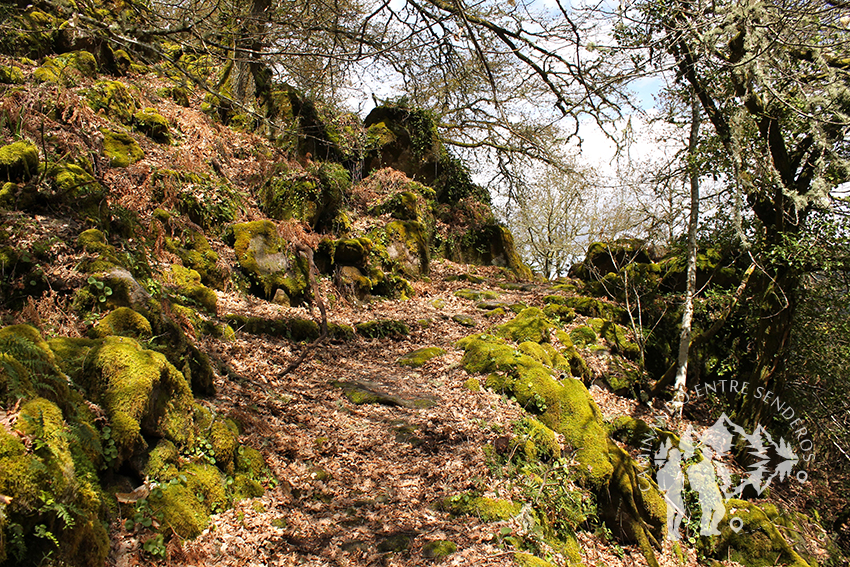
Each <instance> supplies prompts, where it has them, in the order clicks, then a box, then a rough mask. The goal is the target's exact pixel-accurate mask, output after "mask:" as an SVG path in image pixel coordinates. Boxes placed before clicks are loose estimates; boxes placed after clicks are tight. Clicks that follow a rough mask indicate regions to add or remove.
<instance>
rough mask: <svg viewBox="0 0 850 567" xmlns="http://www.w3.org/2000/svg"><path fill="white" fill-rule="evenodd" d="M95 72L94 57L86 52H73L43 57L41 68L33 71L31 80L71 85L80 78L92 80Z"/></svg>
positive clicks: (95, 62) (96, 67) (95, 74)
mask: <svg viewBox="0 0 850 567" xmlns="http://www.w3.org/2000/svg"><path fill="white" fill-rule="evenodd" d="M97 72H98V66H97V60H96V59H95V58H94V55H92V54H91V53H89V52H88V51H73V52H70V53H63V54H62V55H57V56H56V57H45V58H44V61H43V62H42V64H41V66H40V67H38V68H37V69H36V70H35V71H33V78H34V79H35V80H36V81H37V82H39V83H48V82H50V83H57V84H60V85H73V84H74V83H75V82H76V79H77V78H79V77H80V76H82V77H89V78H94V77H96V76H97Z"/></svg>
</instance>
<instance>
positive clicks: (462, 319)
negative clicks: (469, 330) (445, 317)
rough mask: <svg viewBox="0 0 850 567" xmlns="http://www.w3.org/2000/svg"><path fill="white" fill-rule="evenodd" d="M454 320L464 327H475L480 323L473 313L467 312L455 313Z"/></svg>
mask: <svg viewBox="0 0 850 567" xmlns="http://www.w3.org/2000/svg"><path fill="white" fill-rule="evenodd" d="M452 321H454V322H455V323H457V324H458V325H462V326H464V327H474V326H475V325H477V324H478V322H477V321H476V320H475V317H473V316H472V315H467V314H466V313H457V314H455V315H452Z"/></svg>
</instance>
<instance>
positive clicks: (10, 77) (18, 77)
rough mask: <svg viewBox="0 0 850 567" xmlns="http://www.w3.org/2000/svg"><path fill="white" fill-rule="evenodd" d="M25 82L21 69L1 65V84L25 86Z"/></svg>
mask: <svg viewBox="0 0 850 567" xmlns="http://www.w3.org/2000/svg"><path fill="white" fill-rule="evenodd" d="M24 82H25V80H24V72H23V71H21V68H20V67H15V66H14V65H11V66H6V65H0V83H2V84H5V85H23V84H24Z"/></svg>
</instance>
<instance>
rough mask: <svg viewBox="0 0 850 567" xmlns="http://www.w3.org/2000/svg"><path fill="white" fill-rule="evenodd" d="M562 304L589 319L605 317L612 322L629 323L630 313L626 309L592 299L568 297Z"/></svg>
mask: <svg viewBox="0 0 850 567" xmlns="http://www.w3.org/2000/svg"><path fill="white" fill-rule="evenodd" d="M562 304H563V305H566V306H567V307H572V308H573V309H575V310H576V312H577V313H581V314H582V315H586V316H587V317H603V318H605V319H609V320H611V321H622V322H626V321H628V313H627V312H626V310H625V309H623V308H622V307H620V306H618V305H614V304H611V303H606V302H604V301H600V300H599V299H594V298H592V297H581V296H577V297H567V298H565V299H564V301H563V303H562Z"/></svg>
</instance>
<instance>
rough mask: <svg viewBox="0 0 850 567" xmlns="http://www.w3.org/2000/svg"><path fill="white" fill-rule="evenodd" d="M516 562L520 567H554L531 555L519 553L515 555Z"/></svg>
mask: <svg viewBox="0 0 850 567" xmlns="http://www.w3.org/2000/svg"><path fill="white" fill-rule="evenodd" d="M514 561H516V564H517V565H519V566H520V567H554V566H553V565H552V564H551V563H549V562H548V561H546V560H545V559H541V558H539V557H537V556H535V555H531V554H530V553H517V554H515V555H514Z"/></svg>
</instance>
